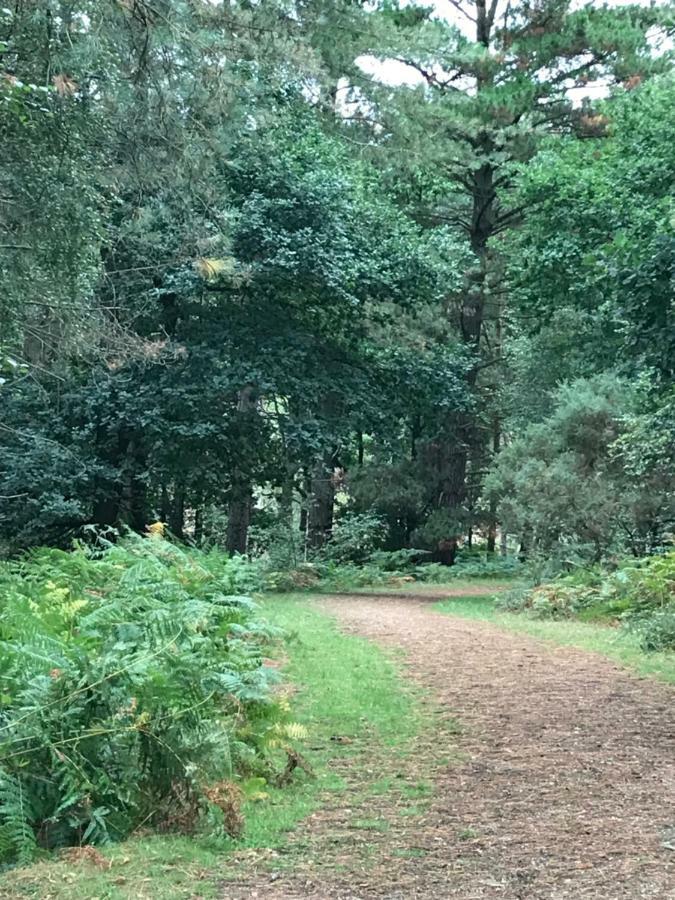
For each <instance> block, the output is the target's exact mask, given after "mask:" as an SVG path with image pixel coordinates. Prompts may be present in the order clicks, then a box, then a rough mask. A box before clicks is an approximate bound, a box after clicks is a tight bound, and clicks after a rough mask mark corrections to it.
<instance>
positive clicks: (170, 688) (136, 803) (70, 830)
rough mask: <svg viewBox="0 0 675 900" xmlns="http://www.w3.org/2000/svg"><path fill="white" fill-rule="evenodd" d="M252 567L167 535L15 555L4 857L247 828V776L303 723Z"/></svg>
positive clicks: (1, 633) (1, 745)
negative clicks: (295, 717)
mask: <svg viewBox="0 0 675 900" xmlns="http://www.w3.org/2000/svg"><path fill="white" fill-rule="evenodd" d="M248 577H249V576H248V570H247V569H246V567H245V566H244V565H243V564H242V562H241V561H238V560H229V559H228V558H227V557H226V556H225V555H224V554H221V553H218V552H216V551H214V552H210V553H200V552H198V551H189V550H186V549H184V548H179V547H178V546H175V545H173V544H170V543H168V542H166V541H164V540H162V539H161V538H159V537H148V538H141V537H128V538H126V539H124V540H123V541H121V542H120V543H118V544H117V545H106V546H104V547H98V548H96V549H91V548H86V547H84V546H82V547H79V548H77V549H75V550H74V551H73V552H70V553H66V552H63V551H60V550H53V549H41V550H38V551H35V552H33V553H31V554H30V555H28V556H26V557H25V558H24V559H23V560H21V561H20V562H16V563H5V564H3V566H2V568H1V569H0V598H1V599H0V861H4V862H5V863H10V862H15V861H18V862H22V863H25V862H27V861H29V860H30V859H33V858H34V857H35V856H36V855H37V854H39V853H40V852H42V851H48V850H52V849H54V848H58V847H63V846H68V845H82V844H105V843H107V842H110V841H113V840H119V839H121V838H124V837H126V836H127V835H128V834H130V833H131V832H132V831H134V830H135V829H138V828H144V829H155V830H159V831H165V832H168V831H180V832H195V831H200V830H207V831H209V832H210V833H215V834H218V833H220V834H236V833H238V832H239V831H240V830H241V828H242V826H243V822H242V819H241V812H240V808H241V804H242V800H243V799H244V798H245V797H246V794H247V791H249V790H251V789H253V790H256V789H259V785H260V784H261V783H263V782H262V780H263V779H266V778H268V777H269V773H270V771H272V769H273V767H274V765H279V760H276V761H274V754H275V751H276V750H277V749H278V748H279V747H280V746H281V745H283V744H286V743H288V742H289V741H290V740H292V738H293V737H297V736H298V734H297V733H294V732H293V729H292V727H291V726H292V723H290V722H289V721H288V710H287V709H286V708H284V705H283V703H282V702H281V701H280V698H279V697H278V696H276V695H275V694H273V692H272V687H273V685H274V683H275V682H276V681H277V679H278V675H277V672H276V670H275V669H274V668H270V667H268V666H267V665H266V664H265V657H264V647H265V646H266V645H267V644H269V643H270V642H271V641H273V640H274V639H275V638H276V636H277V632H276V631H275V630H274V629H272V628H270V626H269V625H267V624H266V623H265V622H264V621H263V620H262V619H261V618H260V617H259V614H258V607H257V606H256V604H255V603H254V602H253V601H252V600H251V599H250V597H249V596H247V595H246V594H243V593H242V591H243V589H245V588H246V587H248V586H249V583H248V580H247V579H248ZM251 786H252V787H251Z"/></svg>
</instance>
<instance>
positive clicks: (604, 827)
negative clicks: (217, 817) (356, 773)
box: [224, 596, 675, 900]
mask: <svg viewBox="0 0 675 900" xmlns="http://www.w3.org/2000/svg"><path fill="white" fill-rule="evenodd" d="M323 605H324V606H325V607H326V609H327V610H329V611H330V612H331V613H332V614H334V615H335V616H336V617H337V618H338V621H339V622H340V623H341V625H342V626H343V627H344V628H345V629H346V630H349V631H353V632H356V633H358V634H360V635H364V636H366V637H368V638H371V639H374V640H376V641H377V642H378V643H381V644H383V645H386V646H389V647H397V648H402V649H403V650H404V652H405V660H406V664H407V666H408V668H409V670H410V672H411V674H412V676H413V677H414V678H415V679H416V680H417V681H418V682H419V683H420V684H421V685H423V686H424V687H425V688H426V689H428V691H429V692H430V693H431V695H432V696H433V698H434V700H435V701H436V702H437V703H438V704H440V705H441V706H442V707H444V708H445V709H447V711H448V712H449V713H451V714H452V715H453V716H456V717H457V718H458V719H459V721H460V723H461V725H462V732H461V734H459V735H458V736H456V737H455V738H453V741H454V742H455V744H456V747H457V748H458V749H459V751H460V752H461V754H462V757H463V761H459V762H458V761H454V762H452V763H451V764H449V765H439V764H437V765H435V766H434V765H433V757H434V754H436V755H437V757H438V758H439V759H440V758H442V757H443V756H444V755H445V754H446V751H447V748H446V747H445V746H443V744H444V743H445V742H446V741H447V737H443V736H442V731H441V732H439V735H438V736H434V735H429V736H427V737H428V742H427V745H426V746H423V747H422V748H421V749H420V753H421V755H423V756H424V758H425V761H426V764H427V765H428V764H429V762H430V761H431V771H432V772H433V778H434V782H435V789H434V793H433V799H432V802H431V805H430V806H429V807H428V808H427V809H426V810H424V811H423V812H422V813H421V814H420V815H417V816H415V817H414V818H410V819H405V820H402V819H401V818H400V817H398V818H397V816H396V815H395V814H393V813H394V812H395V811H391V812H392V815H390V816H389V820H390V821H391V823H392V825H391V827H390V828H388V829H387V831H386V832H384V833H380V834H376V835H374V836H372V839H371V842H370V844H369V859H368V861H367V864H364V863H363V862H362V861H359V860H358V859H357V857H358V853H356V851H354V853H353V854H352V855H351V856H350V850H349V846H350V842H354V832H353V831H352V830H350V827H349V821H350V817H351V818H353V814H354V810H353V809H346V810H345V809H339V808H337V809H333V810H331V811H329V812H327V813H326V814H317V815H315V816H313V817H312V818H310V820H309V821H308V822H307V823H305V825H303V826H301V827H300V829H299V834H298V840H299V841H301V842H302V844H303V846H306V849H307V854H308V855H310V856H311V862H309V863H307V864H303V865H302V866H301V867H299V868H296V869H291V870H290V871H287V870H280V871H279V872H274V873H272V875H271V876H270V875H269V874H267V873H265V874H262V873H261V874H260V875H259V876H258V877H256V878H255V879H252V880H250V881H247V882H246V883H240V884H238V885H228V887H227V889H226V891H225V893H224V896H225V897H229V898H240V897H241V898H244V897H260V898H263V897H264V898H266V900H300V898H304V900H333V898H334V900H374V898H388V900H415V898H420V900H422V898H423V900H432V898H434V900H443V898H448V900H449V898H461V900H591V898H592V900H641V898H656V900H675V803H674V802H673V801H674V800H675V703H674V702H673V701H674V700H675V690H674V689H672V688H671V687H669V686H667V685H663V684H659V683H657V682H655V681H651V680H647V679H641V678H638V677H637V676H632V675H631V674H629V673H627V672H626V671H625V670H624V669H622V668H620V667H618V666H616V665H614V664H613V663H612V662H610V661H607V660H605V659H603V658H601V657H599V656H595V655H592V654H588V653H584V652H583V651H578V650H573V649H568V648H554V647H552V646H551V645H549V644H544V643H542V642H539V641H536V640H534V639H531V638H528V637H524V636H520V635H515V634H512V633H507V632H504V631H501V630H499V629H497V628H495V627H493V626H492V625H489V624H487V623H482V622H477V621H469V620H464V619H460V618H455V617H452V616H445V615H441V614H439V613H437V612H435V611H433V610H432V609H431V608H430V606H429V603H428V599H425V600H421V599H415V598H414V597H410V596H405V597H403V596H391V597H385V596H379V597H372V596H370V597H366V596H356V597H343V596H341V597H334V598H328V599H327V600H325V601H323ZM344 803H348V798H346V799H345V801H344ZM384 803H385V806H384V807H383V806H382V805H379V806H377V808H376V809H375V810H374V811H373V810H371V813H373V814H376V815H378V816H380V817H382V818H386V817H387V816H388V813H389V812H390V811H388V810H387V809H386V800H385V801H384ZM355 846H356V845H355ZM336 861H337V862H339V863H340V864H339V865H336Z"/></svg>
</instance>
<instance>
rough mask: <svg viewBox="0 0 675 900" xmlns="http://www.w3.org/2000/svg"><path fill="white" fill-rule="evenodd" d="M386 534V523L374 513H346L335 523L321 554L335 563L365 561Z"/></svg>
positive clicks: (379, 545)
mask: <svg viewBox="0 0 675 900" xmlns="http://www.w3.org/2000/svg"><path fill="white" fill-rule="evenodd" d="M386 536H387V525H386V523H385V521H384V519H382V518H381V517H380V516H378V515H376V514H375V513H370V512H369V513H348V514H347V515H345V516H343V517H342V518H341V519H338V521H337V522H336V523H335V526H334V528H333V533H332V535H331V539H330V541H329V542H328V543H327V544H326V546H325V548H324V550H323V553H322V556H323V558H325V559H329V560H332V561H333V562H337V563H365V562H366V561H367V560H368V559H369V558H370V555H371V554H372V553H373V551H374V550H377V549H379V548H380V547H381V546H382V544H383V542H384V540H385V538H386Z"/></svg>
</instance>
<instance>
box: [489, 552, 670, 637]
mask: <svg viewBox="0 0 675 900" xmlns="http://www.w3.org/2000/svg"><path fill="white" fill-rule="evenodd" d="M498 606H499V608H501V609H504V610H510V611H526V612H529V613H530V614H531V615H534V616H537V617H540V618H570V617H576V618H579V619H582V620H584V621H593V620H606V621H607V620H610V621H612V620H613V621H619V622H621V623H622V624H623V625H624V626H625V627H627V628H628V629H630V630H631V631H633V632H635V633H637V634H638V635H639V636H640V641H641V644H642V647H643V648H644V649H645V650H648V651H649V650H674V649H675V551H673V550H671V551H670V552H668V553H665V554H663V555H660V556H652V557H648V558H647V559H642V560H636V559H631V560H626V561H624V562H623V563H622V564H621V565H618V566H617V568H616V569H614V570H613V571H607V570H606V569H605V570H603V569H601V568H600V567H599V566H593V567H590V568H587V569H583V568H581V569H578V570H576V571H574V572H572V573H570V574H568V575H565V576H561V577H559V578H557V579H555V580H554V581H551V582H549V583H547V584H543V585H538V586H536V587H532V588H528V589H524V590H520V591H511V592H509V593H508V594H505V595H502V596H501V597H500V598H499V600H498Z"/></svg>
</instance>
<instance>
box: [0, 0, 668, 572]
mask: <svg viewBox="0 0 675 900" xmlns="http://www.w3.org/2000/svg"><path fill="white" fill-rule="evenodd" d="M498 7H499V4H492V5H490V6H488V5H487V4H484V3H482V2H475V3H474V2H470V0H461V2H460V3H459V4H458V5H457V15H458V17H459V18H458V19H457V21H456V22H453V21H448V20H445V19H443V18H441V17H440V16H438V15H435V14H434V13H433V10H431V9H427V8H423V7H422V6H417V5H415V4H413V5H405V6H404V7H399V5H398V4H396V3H389V2H387V3H382V4H370V3H368V4H366V3H352V2H339V3H334V4H329V5H326V4H324V3H322V2H316V3H314V2H311V3H302V4H300V3H298V4H294V3H291V4H287V3H285V2H276V0H272V2H269V3H268V2H266V3H264V4H250V3H244V2H242V3H239V2H232V3H227V4H224V3H212V2H207V0H199V2H196V3H175V4H164V3H159V4H150V3H147V2H146V0H133V2H123V3H119V2H117V0H105V2H102V3H91V2H89V0H60V2H58V3H56V2H54V0H38V2H36V3H32V4H18V5H16V6H15V7H12V8H7V9H4V10H2V13H1V16H0V139H1V140H2V144H3V156H4V159H5V162H6V165H5V166H4V167H3V172H2V175H0V288H1V290H0V295H1V299H0V314H1V315H2V329H1V332H0V376H1V381H0V391H1V392H2V420H1V421H0V431H1V435H2V439H1V441H0V496H2V498H3V499H2V504H1V505H0V546H1V547H2V549H3V550H4V552H5V553H7V554H10V555H11V554H13V553H16V552H17V551H20V550H21V549H22V548H26V547H31V546H35V545H37V544H40V543H47V544H50V545H57V546H67V545H68V544H69V542H70V541H71V540H72V538H73V537H77V536H78V535H80V534H81V533H82V529H83V528H87V527H89V526H92V525H94V526H97V527H99V528H100V527H103V528H118V527H119V526H126V527H130V528H131V529H133V530H135V531H138V532H142V531H143V529H144V527H145V526H146V525H147V523H148V522H150V521H154V520H155V519H159V520H162V521H164V522H166V523H167V524H168V525H169V526H170V528H171V530H172V531H173V533H174V534H175V535H177V536H178V537H184V536H188V537H190V538H191V539H193V540H195V541H196V542H200V541H204V540H208V541H215V542H218V543H222V544H224V545H225V546H226V547H227V549H228V550H230V551H231V552H232V551H234V552H240V553H246V552H253V553H257V552H267V548H268V547H269V545H270V544H272V545H274V546H275V547H276V548H277V550H275V552H277V551H278V548H279V546H280V545H281V544H282V543H283V544H284V546H285V547H286V548H287V552H286V555H287V556H289V562H290V563H293V564H295V563H297V562H298V561H302V560H305V559H307V557H308V556H311V555H312V554H316V552H321V551H322V548H323V547H324V546H326V545H328V544H330V543H331V538H332V536H333V535H334V537H335V540H334V542H333V545H332V547H327V548H326V553H325V557H326V561H333V562H336V561H339V557H340V554H341V553H343V551H342V550H341V549H340V548H341V547H342V545H343V543H344V539H343V534H344V529H345V528H350V529H351V531H352V532H353V533H352V538H351V540H352V543H353V544H354V546H356V545H357V544H358V542H359V540H360V538H359V537H358V535H357V534H356V532H355V530H354V529H355V526H354V525H353V524H352V525H347V524H342V521H341V520H342V519H344V517H345V514H348V518H347V519H345V522H352V523H355V522H358V521H363V522H367V521H370V520H375V519H377V521H379V522H381V523H382V531H381V534H380V535H379V537H378V542H379V543H381V545H382V549H384V550H387V551H397V550H402V549H406V548H408V549H420V550H424V551H428V552H429V553H430V554H432V557H433V560H434V561H436V562H439V563H441V564H445V565H447V564H449V563H450V564H451V563H453V562H454V560H455V556H456V553H457V550H458V548H459V547H461V546H462V545H469V546H470V545H471V544H472V543H474V542H475V541H477V542H478V543H481V542H482V543H483V544H485V546H486V548H487V550H488V551H490V552H492V551H494V550H495V548H496V544H497V539H498V537H499V536H500V537H501V541H502V550H503V551H504V552H506V551H507V550H508V549H509V547H508V545H509V542H510V543H511V544H512V545H514V544H515V543H517V544H518V546H520V547H521V552H522V553H526V552H530V551H531V550H539V551H544V552H551V551H552V550H553V549H554V547H555V546H558V545H560V544H563V545H564V544H565V543H566V542H570V541H572V542H574V543H576V544H577V545H578V546H579V548H581V549H582V550H583V552H586V553H587V554H588V555H590V556H592V557H594V558H595V557H602V556H605V555H607V554H608V553H612V552H615V551H616V550H617V549H621V548H618V545H619V544H621V543H623V545H624V546H627V547H630V549H631V550H632V551H633V552H637V553H643V552H648V551H649V550H651V549H653V548H654V547H656V546H658V544H659V541H660V540H661V537H662V534H663V533H664V531H666V530H667V528H668V527H669V526H668V523H669V517H670V510H671V506H672V502H671V498H670V488H669V485H670V478H669V476H667V477H663V476H664V473H667V472H669V471H670V462H671V459H672V447H673V441H672V428H671V419H672V417H671V416H670V406H671V405H672V390H671V383H672V378H673V366H672V364H671V363H672V360H671V357H672V355H673V354H672V337H671V334H670V333H671V332H672V328H671V327H670V326H671V325H672V322H671V318H672V316H671V313H672V311H671V310H670V306H671V298H672V272H673V266H672V258H671V257H672V252H671V251H672V243H673V241H672V182H673V179H672V177H671V175H672V170H673V162H674V160H673V156H672V153H673V150H672V148H673V146H674V145H675V144H674V142H673V140H672V138H673V135H672V122H673V120H674V118H673V116H672V102H673V101H672V97H673V91H672V89H671V85H672V75H671V74H670V56H669V51H668V41H667V34H668V29H669V27H670V26H669V20H668V15H667V11H666V10H662V9H661V8H659V7H651V6H650V7H648V6H642V5H635V6H630V5H629V6H621V7H616V8H606V7H598V6H597V5H596V4H589V5H587V6H582V7H578V8H577V7H574V8H572V5H571V4H566V3H563V4H560V3H559V2H557V0H556V2H551V3H548V2H544V3H539V4H535V5H534V6H533V5H530V4H525V3H522V4H521V3H517V4H509V5H508V6H507V7H506V8H505V9H501V8H498ZM393 59H395V60H396V61H397V62H396V65H397V66H398V67H399V69H400V70H403V72H404V73H405V74H404V76H403V77H402V79H399V81H398V83H397V84H396V85H395V86H394V87H392V86H390V85H386V84H385V83H384V82H385V81H386V80H387V74H386V70H387V67H388V66H390V65H391V64H392V60H393ZM376 60H380V61H385V62H384V68H383V67H382V65H383V64H382V63H379V65H380V68H379V69H378V63H377V62H376ZM599 85H603V86H604V88H603V92H604V94H605V98H604V99H602V100H597V97H598V90H597V88H598V86H599ZM594 97H595V98H596V99H593V98H594ZM431 134H434V135H439V136H442V137H439V138H438V139H434V140H433V141H431V140H430V141H426V140H425V138H424V136H425V135H431ZM603 373H604V374H603ZM615 376H616V379H618V380H617V381H616V385H617V386H616V388H613V387H612V388H610V387H608V385H609V384H610V382H611V380H612V378H614V377H615ZM597 377H599V378H600V380H599V381H593V380H592V379H593V378H597ZM579 379H586V381H583V382H581V381H579ZM588 379H591V380H588ZM572 382H574V383H575V384H576V386H575V387H570V388H569V391H570V393H569V395H565V390H566V389H565V388H564V387H562V385H564V384H567V383H572ZM635 382H639V384H640V387H639V390H638V391H637V393H634V394H632V395H631V391H630V390H628V387H627V385H628V384H629V383H635ZM619 383H621V385H623V387H619ZM602 385H604V387H602ZM608 392H609V394H611V397H610V396H609V394H608ZM566 396H570V397H571V396H575V398H576V399H575V403H576V407H577V408H576V411H575V412H574V411H572V410H571V409H569V408H568V407H569V401H568V400H567V399H565V397H566ZM603 397H604V398H605V400H603V399H602V398H603ZM602 403H606V405H607V404H608V405H609V406H611V407H612V408H611V409H609V406H608V407H607V409H606V410H605V412H604V413H601V412H600V411H599V409H598V404H600V405H602ZM566 404H567V405H566ZM599 415H604V416H605V418H606V419H607V426H606V427H607V433H606V434H605V437H606V438H607V440H608V441H609V442H610V443H611V449H607V450H606V451H605V450H602V451H600V450H599V451H598V453H599V455H598V467H597V468H594V469H593V474H592V477H591V475H590V474H589V473H590V471H591V470H590V468H589V466H591V467H594V466H595V462H594V459H595V457H594V459H593V460H591V459H590V457H589V456H588V453H586V450H584V449H580V448H579V447H577V446H576V445H575V446H572V444H574V441H575V438H573V437H570V435H569V434H568V435H567V437H565V436H564V435H563V434H562V431H560V432H559V433H557V434H556V429H562V430H564V429H565V428H566V427H567V425H565V424H564V420H565V421H567V419H568V418H569V417H570V416H572V417H576V418H577V419H578V420H579V421H581V420H584V421H585V422H586V425H585V426H584V427H586V428H588V427H591V423H592V422H593V421H595V419H596V418H597V417H598V416H599ZM566 417H567V419H566ZM609 420H611V423H610V421H609ZM568 424H569V422H568ZM603 427H605V426H603ZM533 429H534V430H533ZM544 432H546V434H545V433H544ZM610 432H611V433H610ZM535 434H536V435H538V437H537V438H536V439H532V440H531V438H533V437H534V436H535ZM570 441H571V442H572V443H570ZM500 451H501V453H500ZM589 452H590V455H591V456H593V454H594V452H595V451H592V452H591V451H589ZM585 453H586V455H584V454H585ZM596 455H597V454H596ZM496 457H497V462H496V464H495V458H496ZM542 467H543V468H542ZM490 470H493V474H492V475H490V478H489V479H488V481H487V482H486V480H485V479H486V475H487V474H488V473H489V472H490ZM540 478H541V479H543V480H544V481H545V482H546V483H547V484H548V485H549V487H550V491H551V495H550V496H549V497H548V501H550V502H544V501H541V502H540V500H539V497H538V496H537V490H536V486H534V487H533V485H532V479H534V480H535V481H536V480H538V479H540ZM655 486H657V488H658V490H657V491H656V494H657V495H658V496H655V495H654V491H653V488H654V487H655ZM539 493H541V492H539ZM561 493H562V495H565V496H562V495H561ZM573 495H574V496H576V497H577V498H582V499H583V503H582V504H581V506H580V507H579V505H578V504H577V502H576V500H574V499H573ZM555 497H558V500H555ZM572 506H574V513H572V512H571V507H572ZM526 507H529V508H530V510H531V511H530V512H529V513H528V512H527V511H526ZM359 517H360V518H359ZM334 525H335V528H334ZM275 531H276V532H277V535H283V536H284V540H283V541H280V540H275V539H274V532H275ZM286 536H288V539H286ZM355 542H356V543H355ZM366 549H368V551H370V550H371V549H374V545H373V547H368V548H366V545H365V544H364V545H362V546H361V551H360V556H361V558H360V559H357V558H356V556H359V553H356V555H354V553H352V552H351V551H349V554H351V561H352V562H354V563H357V564H358V563H362V562H364V561H365V559H366V555H367V554H366ZM511 549H513V547H512V548H511ZM349 554H348V555H349Z"/></svg>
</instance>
